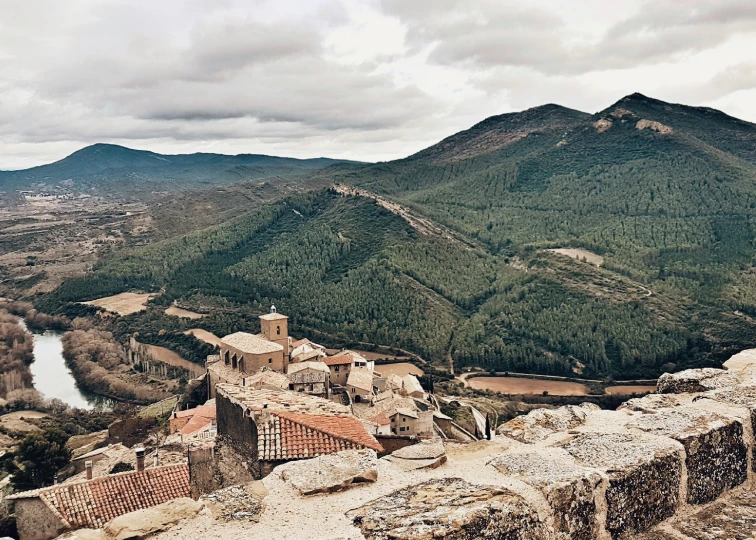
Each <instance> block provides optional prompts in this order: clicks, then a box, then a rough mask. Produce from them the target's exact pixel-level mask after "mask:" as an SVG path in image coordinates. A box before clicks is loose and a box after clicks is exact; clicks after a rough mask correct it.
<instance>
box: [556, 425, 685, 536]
mask: <svg viewBox="0 0 756 540" xmlns="http://www.w3.org/2000/svg"><path fill="white" fill-rule="evenodd" d="M563 448H564V449H565V450H567V452H569V453H570V455H572V456H573V457H574V458H575V459H576V460H577V461H578V463H579V464H581V465H585V466H587V467H591V468H595V469H599V470H600V471H601V472H603V473H604V474H605V475H606V476H607V477H608V480H609V481H608V485H607V487H606V504H607V507H606V524H605V527H606V530H607V531H608V532H609V533H610V534H611V535H612V537H614V538H616V537H619V536H621V535H623V534H628V533H632V532H635V531H645V530H647V529H648V528H649V527H651V526H652V525H655V524H656V523H659V522H660V521H663V520H665V519H667V518H668V517H670V516H672V515H673V514H674V513H675V511H676V509H677V508H678V506H679V504H680V485H681V482H682V468H683V467H682V465H683V459H684V457H685V456H684V451H683V448H682V446H681V445H680V443H678V442H676V441H673V440H671V439H665V438H662V437H649V436H647V435H644V434H642V433H582V434H580V435H577V436H576V437H574V438H573V439H572V440H570V441H568V442H567V443H566V444H564V445H563Z"/></svg>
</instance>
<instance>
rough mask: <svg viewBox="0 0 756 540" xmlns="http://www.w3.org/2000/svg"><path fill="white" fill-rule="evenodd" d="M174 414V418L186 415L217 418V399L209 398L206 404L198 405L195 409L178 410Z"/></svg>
mask: <svg viewBox="0 0 756 540" xmlns="http://www.w3.org/2000/svg"><path fill="white" fill-rule="evenodd" d="M174 414H175V416H174V418H184V417H185V416H189V417H192V416H203V417H205V418H215V400H214V399H211V400H208V401H207V402H206V403H205V404H204V405H198V406H196V407H194V408H193V409H184V410H183V411H176V412H175V413H174Z"/></svg>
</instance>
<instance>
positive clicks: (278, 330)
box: [276, 326, 281, 336]
mask: <svg viewBox="0 0 756 540" xmlns="http://www.w3.org/2000/svg"><path fill="white" fill-rule="evenodd" d="M276 334H278V335H279V336H280V335H281V327H280V326H276Z"/></svg>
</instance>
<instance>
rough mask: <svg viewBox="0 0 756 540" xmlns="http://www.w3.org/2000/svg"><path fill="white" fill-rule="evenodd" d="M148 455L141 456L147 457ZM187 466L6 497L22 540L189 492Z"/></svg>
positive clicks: (98, 524)
mask: <svg viewBox="0 0 756 540" xmlns="http://www.w3.org/2000/svg"><path fill="white" fill-rule="evenodd" d="M143 459H144V458H142V460H143ZM189 494H190V489H189V469H188V467H187V465H185V464H184V465H169V466H166V467H156V468H152V469H147V470H144V469H143V465H142V467H141V470H137V471H135V472H125V473H119V474H110V475H107V476H102V477H99V478H94V479H92V480H84V481H79V482H72V483H66V484H57V485H54V486H51V487H47V488H42V489H36V490H33V491H24V492H22V493H16V494H14V495H10V496H9V497H6V498H5V500H6V501H8V503H10V506H11V507H12V511H13V512H14V513H15V515H16V524H17V526H18V534H19V538H20V540H49V539H51V538H56V537H57V536H59V535H61V534H63V533H64V532H66V531H73V530H76V529H83V528H87V529H99V528H102V527H103V526H104V525H105V524H106V523H107V522H108V521H110V520H111V519H113V518H116V517H118V516H121V515H123V514H128V513H129V512H134V511H136V510H142V509H144V508H150V507H152V506H156V505H158V504H162V503H164V502H167V501H170V500H173V499H178V498H180V497H188V496H189Z"/></svg>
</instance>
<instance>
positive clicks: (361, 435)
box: [189, 384, 382, 495]
mask: <svg viewBox="0 0 756 540" xmlns="http://www.w3.org/2000/svg"><path fill="white" fill-rule="evenodd" d="M216 400H217V402H216V403H217V412H218V435H217V438H216V441H215V446H214V447H213V448H212V449H208V448H198V449H197V450H196V451H195V450H193V449H190V451H189V464H190V470H191V475H192V479H191V482H192V490H193V493H194V494H195V495H198V494H200V493H208V492H210V491H213V490H215V489H218V488H221V487H228V486H231V485H236V484H240V483H245V482H248V481H250V480H254V479H260V478H262V477H264V476H266V475H268V474H269V473H270V471H271V470H273V468H274V467H275V466H277V465H279V464H281V463H285V462H287V461H292V460H298V459H308V458H313V457H316V456H319V455H323V454H332V453H335V452H340V451H342V450H350V449H362V448H372V449H374V450H376V451H378V452H380V451H381V450H382V447H381V445H380V444H379V443H378V441H376V440H375V438H374V437H373V436H372V435H371V434H370V433H369V432H368V431H367V430H366V429H365V426H363V424H362V423H361V422H360V421H359V420H358V419H357V418H356V417H354V416H353V415H352V414H350V412H349V408H348V407H346V406H344V405H339V404H337V403H334V402H332V401H329V400H326V399H322V398H319V397H316V396H311V395H308V394H306V393H299V392H290V391H280V390H266V389H263V390H254V389H251V388H246V387H241V386H234V385H226V384H220V385H218V387H217V397H216Z"/></svg>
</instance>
